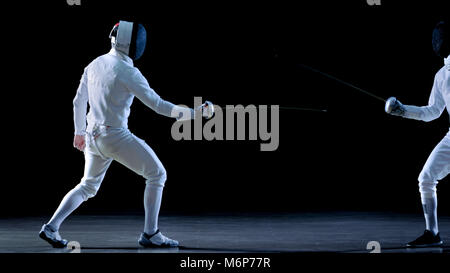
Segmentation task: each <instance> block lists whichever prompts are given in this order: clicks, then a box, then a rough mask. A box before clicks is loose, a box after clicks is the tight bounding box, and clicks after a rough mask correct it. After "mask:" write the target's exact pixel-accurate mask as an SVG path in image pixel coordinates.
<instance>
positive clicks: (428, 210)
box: [385, 22, 450, 247]
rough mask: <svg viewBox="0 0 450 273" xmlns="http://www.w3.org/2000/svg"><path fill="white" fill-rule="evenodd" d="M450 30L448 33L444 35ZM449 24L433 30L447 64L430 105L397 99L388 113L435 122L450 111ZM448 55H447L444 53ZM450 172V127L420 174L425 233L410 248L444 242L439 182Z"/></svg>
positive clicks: (437, 78) (389, 105) (435, 43)
mask: <svg viewBox="0 0 450 273" xmlns="http://www.w3.org/2000/svg"><path fill="white" fill-rule="evenodd" d="M445 33H447V35H444V34H445ZM448 34H449V33H448V26H446V25H445V23H444V22H440V23H439V24H438V25H437V27H436V29H435V30H434V32H433V47H434V49H435V51H436V53H437V54H438V55H439V56H441V57H443V56H447V57H446V58H444V66H443V67H442V68H441V69H440V70H439V71H438V72H437V73H436V75H435V78H434V84H433V88H432V90H431V94H430V98H429V101H428V105H427V106H422V107H418V106H413V105H403V104H402V103H400V101H398V100H397V99H396V98H394V97H391V98H389V99H388V100H387V101H386V105H385V110H386V112H387V113H389V114H392V115H397V116H402V117H404V118H409V119H415V120H421V121H426V122H429V121H432V120H434V119H436V118H438V117H439V116H441V114H442V112H443V111H444V109H445V108H447V112H450V55H448V54H450V50H449V47H448V45H449V44H448V43H449V41H448V40H444V38H445V39H448ZM443 54H446V55H443ZM449 173H450V130H449V132H448V133H447V134H446V135H445V136H444V138H443V139H442V140H441V142H439V144H438V145H437V146H436V147H435V148H434V150H433V151H432V152H431V154H430V156H429V157H428V160H427V161H426V163H425V165H424V167H423V169H422V171H421V172H420V175H419V178H418V180H419V192H420V195H421V201H422V207H423V212H424V216H425V224H426V228H425V232H424V234H423V235H422V236H420V237H419V238H417V239H416V240H414V241H412V242H409V243H408V244H407V246H408V247H433V246H441V245H442V244H443V242H442V240H441V238H440V235H439V229H438V220H437V194H436V185H437V184H438V181H439V180H441V179H443V178H444V177H446V176H447V175H448V174H449Z"/></svg>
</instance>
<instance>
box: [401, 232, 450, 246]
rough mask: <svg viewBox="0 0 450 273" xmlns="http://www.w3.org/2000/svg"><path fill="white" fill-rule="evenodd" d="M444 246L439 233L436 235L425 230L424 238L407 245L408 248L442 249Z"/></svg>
mask: <svg viewBox="0 0 450 273" xmlns="http://www.w3.org/2000/svg"><path fill="white" fill-rule="evenodd" d="M443 244H444V242H442V240H441V236H439V233H438V234H436V235H434V234H433V233H432V232H431V231H429V230H425V232H424V233H423V235H422V236H420V237H419V238H417V239H415V240H414V241H412V242H409V243H407V244H406V247H440V246H442V245H443Z"/></svg>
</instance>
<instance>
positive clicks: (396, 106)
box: [384, 97, 406, 117]
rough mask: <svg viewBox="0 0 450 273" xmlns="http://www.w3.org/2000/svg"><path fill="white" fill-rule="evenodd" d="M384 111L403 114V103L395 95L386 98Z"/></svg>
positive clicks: (398, 114)
mask: <svg viewBox="0 0 450 273" xmlns="http://www.w3.org/2000/svg"><path fill="white" fill-rule="evenodd" d="M384 111H386V113H388V114H391V115H394V116H401V117H403V116H405V112H406V109H405V107H404V106H403V104H402V103H401V102H400V101H399V100H397V98H395V97H390V98H389V99H387V100H386V105H385V106H384Z"/></svg>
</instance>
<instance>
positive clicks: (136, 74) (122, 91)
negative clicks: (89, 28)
mask: <svg viewBox="0 0 450 273" xmlns="http://www.w3.org/2000/svg"><path fill="white" fill-rule="evenodd" d="M135 96H136V97H137V98H138V99H139V100H141V101H142V102H143V103H144V104H145V105H146V106H148V107H149V108H151V109H152V110H154V111H155V112H157V113H158V114H161V115H164V116H168V117H179V115H176V114H175V113H176V111H174V110H175V109H177V110H179V108H180V107H178V106H175V105H174V104H172V103H170V102H168V101H165V100H163V99H161V98H160V97H159V95H158V94H156V92H155V91H154V90H153V89H152V88H150V85H149V84H148V82H147V80H146V79H145V77H144V76H143V75H142V74H141V72H140V71H139V70H138V69H137V68H136V67H134V65H133V60H132V59H131V58H130V57H128V56H127V55H125V54H123V53H121V52H119V51H116V50H115V49H114V48H113V49H111V51H110V52H109V53H107V54H105V55H102V56H100V57H98V58H96V59H95V60H94V61H92V62H91V63H90V64H89V65H88V66H87V67H86V68H85V69H84V73H83V76H82V77H81V81H80V85H79V87H78V89H77V93H76V96H75V98H74V100H73V112H74V123H75V134H76V135H84V134H85V130H86V111H87V102H89V106H90V108H89V113H88V115H87V121H88V123H89V124H99V125H106V126H111V127H115V128H128V116H129V115H130V106H131V104H132V103H133V99H134V97H135Z"/></svg>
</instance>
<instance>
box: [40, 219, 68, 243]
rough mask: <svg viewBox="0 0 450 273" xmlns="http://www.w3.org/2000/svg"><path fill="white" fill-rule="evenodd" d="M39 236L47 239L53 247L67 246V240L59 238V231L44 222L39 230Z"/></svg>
mask: <svg viewBox="0 0 450 273" xmlns="http://www.w3.org/2000/svg"><path fill="white" fill-rule="evenodd" d="M39 237H41V238H42V239H44V240H45V241H47V242H48V243H49V244H51V245H52V246H53V247H55V248H64V247H66V246H67V240H64V239H61V236H60V235H59V232H58V231H57V230H54V229H53V228H52V227H51V226H49V225H47V224H44V225H43V226H42V228H41V231H40V232H39Z"/></svg>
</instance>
